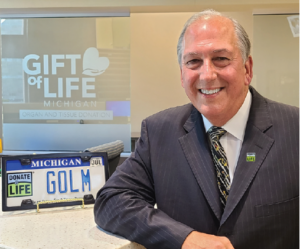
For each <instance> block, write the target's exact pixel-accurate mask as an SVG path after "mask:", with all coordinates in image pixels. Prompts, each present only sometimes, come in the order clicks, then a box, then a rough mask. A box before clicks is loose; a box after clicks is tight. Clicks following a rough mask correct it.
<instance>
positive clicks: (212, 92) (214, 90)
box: [200, 88, 222, 95]
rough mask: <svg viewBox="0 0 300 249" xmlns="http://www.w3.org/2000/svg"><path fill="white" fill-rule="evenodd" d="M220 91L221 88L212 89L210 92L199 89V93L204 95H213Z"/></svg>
mask: <svg viewBox="0 0 300 249" xmlns="http://www.w3.org/2000/svg"><path fill="white" fill-rule="evenodd" d="M221 90H222V88H216V89H212V90H207V89H200V92H201V93H203V94H206V95H211V94H215V93H217V92H220V91H221Z"/></svg>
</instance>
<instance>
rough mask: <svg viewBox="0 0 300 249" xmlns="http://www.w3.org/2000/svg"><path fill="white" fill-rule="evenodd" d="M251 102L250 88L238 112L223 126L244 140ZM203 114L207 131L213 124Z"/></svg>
mask: <svg viewBox="0 0 300 249" xmlns="http://www.w3.org/2000/svg"><path fill="white" fill-rule="evenodd" d="M251 102H252V96H251V93H250V91H249V90H248V93H247V95H246V98H245V100H244V103H243V104H242V106H241V107H240V109H239V110H238V112H237V113H236V114H235V115H234V116H233V117H232V118H231V119H230V120H229V121H228V122H227V123H226V124H225V125H223V126H222V128H224V129H225V130H226V131H227V132H229V133H230V134H232V135H233V136H235V137H236V138H237V139H239V140H241V141H243V140H244V134H245V129H246V124H247V121H248V117H249V112H250V107H251ZM201 115H202V118H203V123H204V127H205V130H206V132H207V131H208V130H209V128H210V127H212V126H213V125H212V124H211V123H210V122H209V121H208V120H207V118H206V117H204V116H203V114H201Z"/></svg>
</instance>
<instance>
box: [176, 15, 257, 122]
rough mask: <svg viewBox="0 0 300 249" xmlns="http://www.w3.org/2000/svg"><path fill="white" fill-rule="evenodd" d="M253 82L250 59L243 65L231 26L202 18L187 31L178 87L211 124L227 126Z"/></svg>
mask: <svg viewBox="0 0 300 249" xmlns="http://www.w3.org/2000/svg"><path fill="white" fill-rule="evenodd" d="M251 79H252V58H251V57H249V58H248V60H247V61H246V63H245V64H244V63H243V59H242V56H241V52H240V50H239V48H238V46H237V38H236V35H235V32H234V27H233V24H232V23H231V21H230V20H228V19H226V18H224V17H204V18H202V19H200V20H198V21H196V22H195V23H193V24H192V25H191V26H189V28H188V29H187V30H186V33H185V36H184V42H183V54H182V65H181V85H182V87H183V88H184V89H185V92H186V94H187V96H188V97H189V99H190V100H191V102H192V104H193V105H194V106H195V107H196V108H197V109H198V111H199V112H201V113H202V114H203V115H204V116H205V117H206V118H207V119H208V120H209V121H210V122H211V123H212V124H213V125H216V126H222V125H224V124H225V123H227V121H228V120H230V119H231V118H232V117H233V116H234V115H235V114H236V113H237V111H238V110H239V108H240V107H241V106H242V104H243V102H244V99H245V97H246V94H247V91H248V86H249V84H250V82H251Z"/></svg>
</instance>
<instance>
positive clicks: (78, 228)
mask: <svg viewBox="0 0 300 249" xmlns="http://www.w3.org/2000/svg"><path fill="white" fill-rule="evenodd" d="M1 186H2V184H1V179H0V207H1V212H0V249H38V248H43V249H44V248H51V249H53V248H54V249H56V248H59V249H67V248H72V249H73V248H74V249H77V248H81V249H83V248H88V249H91V248H92V249H93V248H100V249H118V248H120V249H145V248H144V247H143V246H141V245H139V244H136V243H134V242H130V241H128V240H126V239H124V238H122V237H118V236H115V235H112V234H110V233H108V232H105V231H104V230H101V229H100V228H98V227H97V226H96V224H95V222H94V214H93V206H94V205H85V208H83V209H82V208H81V206H72V207H60V208H47V209H40V212H39V213H37V212H36V210H26V211H13V212H2V203H1V202H2V189H1Z"/></svg>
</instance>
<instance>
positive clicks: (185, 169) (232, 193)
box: [95, 10, 299, 249]
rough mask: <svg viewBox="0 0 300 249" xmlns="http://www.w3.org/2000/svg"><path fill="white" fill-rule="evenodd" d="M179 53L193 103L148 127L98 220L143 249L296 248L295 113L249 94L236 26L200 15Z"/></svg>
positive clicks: (248, 71)
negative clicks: (155, 206)
mask: <svg viewBox="0 0 300 249" xmlns="http://www.w3.org/2000/svg"><path fill="white" fill-rule="evenodd" d="M177 50H178V59H179V65H180V70H181V82H182V86H183V88H184V89H185V92H186V94H187V96H188V97H189V99H190V100H191V103H192V104H188V105H185V106H181V107H176V108H171V109H168V110H166V111H162V112H160V113H158V114H155V115H153V116H151V117H149V118H147V119H145V120H144V121H143V123H142V129H141V138H140V139H139V141H138V143H137V147H136V150H135V152H134V153H133V154H132V155H131V157H130V158H128V159H127V160H126V161H125V162H124V163H123V164H122V165H121V166H119V167H118V168H117V171H116V172H115V173H114V174H113V176H112V177H111V178H110V179H109V180H108V182H107V183H106V185H105V186H104V187H103V188H102V190H100V191H99V193H98V196H97V200H96V203H95V220H96V223H97V224H98V225H99V226H100V227H102V228H104V229H105V230H108V231H110V232H112V233H115V234H119V235H121V236H124V237H126V238H127V239H129V240H132V241H136V242H138V243H140V244H143V245H145V247H146V248H158V249H160V248H172V249H176V248H182V249H189V248H196V249H197V248H208V249H212V248H222V249H225V248H226V249H232V248H235V249H254V248H255V249H259V248H261V249H268V248H272V249H283V248H288V249H293V248H298V246H299V244H298V240H299V238H298V234H299V227H298V222H299V219H298V218H299V214H298V207H299V205H298V201H299V197H298V196H299V189H298V187H299V167H298V163H299V141H298V139H299V110H298V108H296V107H291V106H287V105H283V104H279V103H276V102H274V101H271V100H267V99H265V98H263V97H262V96H261V95H259V94H258V93H257V92H256V91H255V90H254V89H253V88H252V87H249V85H250V82H251V79H252V65H253V62H252V58H251V56H250V42H249V39H248V36H247V34H246V33H245V31H244V29H243V28H242V27H241V26H240V25H239V24H238V23H237V22H236V21H235V20H232V19H230V18H227V17H224V16H222V15H221V14H220V13H218V12H215V11H213V10H207V11H204V12H200V13H198V14H196V15H194V16H193V17H191V18H190V20H189V21H188V22H187V24H186V25H185V27H184V29H183V31H182V34H181V36H180V38H179V42H178V49H177ZM262 84H263V83H262ZM155 203H156V204H157V209H155V208H154V205H155Z"/></svg>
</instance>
